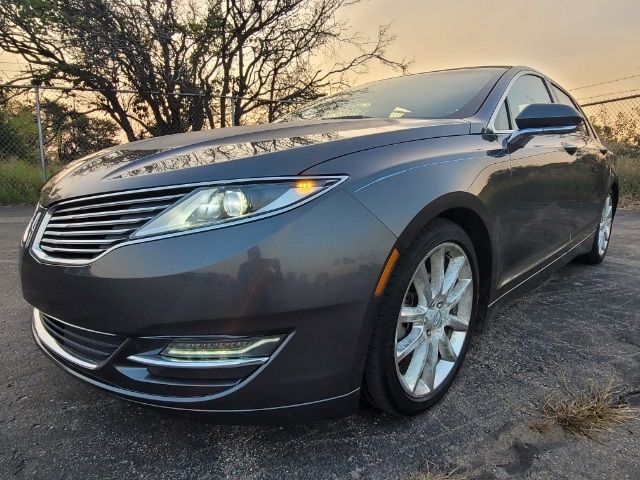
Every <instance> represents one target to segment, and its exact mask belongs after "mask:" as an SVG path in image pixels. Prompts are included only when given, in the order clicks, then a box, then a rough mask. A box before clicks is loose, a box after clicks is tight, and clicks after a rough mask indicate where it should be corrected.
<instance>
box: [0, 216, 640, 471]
mask: <svg viewBox="0 0 640 480" xmlns="http://www.w3.org/2000/svg"><path fill="white" fill-rule="evenodd" d="M31 212H32V209H30V208H27V207H1V208H0V365H1V368H2V370H1V371H2V375H1V383H0V478H2V479H5V478H13V477H17V478H29V479H31V478H42V479H57V478H74V479H75V478H78V479H86V478H120V479H129V478H154V479H156V478H169V479H172V480H178V479H194V478H214V479H217V478H243V479H244V478H250V479H254V478H255V479H279V480H283V479H290V478H291V479H333V478H346V479H354V478H356V479H357V478H363V479H402V480H405V479H411V478H412V477H413V476H414V475H416V474H417V473H418V472H420V471H423V472H424V471H427V470H430V471H432V472H449V471H451V470H454V469H457V473H458V474H462V475H464V477H465V478H469V479H484V480H488V479H507V478H508V479H511V478H531V479H551V478H552V479H563V478H588V479H596V478H597V479H601V478H607V479H626V478H629V479H637V478H640V422H635V423H629V424H627V425H626V426H623V427H621V428H618V429H616V430H614V431H612V432H610V433H607V434H605V435H603V436H601V437H599V438H598V439H597V440H588V439H583V438H576V437H575V436H572V435H570V434H567V433H565V432H563V431H562V430H561V429H551V430H550V431H549V432H546V433H540V432H538V431H536V430H534V429H532V428H531V427H530V425H531V423H532V422H533V421H535V420H536V418H537V413H536V406H537V405H539V403H540V402H541V400H542V399H543V398H544V397H545V395H548V394H552V393H554V392H559V391H560V390H561V388H562V383H563V382H566V384H568V385H570V386H578V387H579V386H584V385H586V383H587V382H588V381H589V380H591V379H593V380H595V381H596V382H600V383H606V382H608V381H609V380H610V379H613V380H614V381H615V382H616V383H617V384H619V385H620V386H621V388H622V396H623V397H624V400H626V401H628V402H629V403H631V404H634V405H639V404H640V212H619V214H618V216H617V217H616V220H615V222H614V231H613V238H612V243H611V245H610V249H609V254H608V256H607V258H606V259H605V261H604V262H603V263H602V264H600V265H598V266H586V265H580V264H577V263H572V264H570V265H568V266H566V267H564V268H562V269H561V270H559V271H558V272H556V273H554V274H553V275H552V276H551V278H550V279H549V280H547V281H546V282H545V283H543V284H542V285H540V286H539V287H537V288H536V289H534V290H533V291H531V292H530V293H528V294H527V295H526V296H524V297H522V298H520V299H519V300H517V301H516V302H514V303H513V304H512V305H510V306H509V307H507V308H505V309H504V311H503V312H501V313H500V314H499V315H498V317H497V318H495V319H494V321H493V322H492V323H490V324H489V325H488V326H487V328H486V329H485V331H484V332H483V333H481V334H479V335H477V336H476V337H475V338H474V341H473V344H472V347H471V349H470V351H469V354H468V356H467V358H466V363H465V365H464V366H463V368H462V370H461V373H460V375H459V377H458V379H457V381H456V382H455V383H454V385H453V387H452V389H451V391H450V393H449V394H448V395H447V396H446V397H445V398H444V400H443V401H441V402H440V403H439V404H437V405H436V406H435V407H433V408H432V409H431V410H430V411H428V412H427V413H425V414H423V415H420V416H417V417H414V418H410V419H397V418H392V417H389V416H387V415H384V414H381V413H379V412H377V411H375V410H373V409H371V408H369V407H366V406H363V407H362V409H361V411H360V412H358V413H356V414H354V415H351V416H350V417H348V418H344V419H338V420H333V421H328V422H318V423H311V424H302V425H286V426H280V427H265V426H242V427H236V426H217V425H213V424H208V423H203V422H199V421H195V420H193V419H186V418H182V417H176V416H174V415H171V414H166V413H162V412H158V411H156V410H152V409H149V408H146V407H142V406H138V405H135V404H130V403H127V402H124V401H122V400H119V399H116V398H113V397H111V396H109V395H107V394H106V393H103V392H101V391H98V390H96V389H94V388H92V387H90V386H88V385H85V384H83V383H81V382H80V381H78V380H76V379H74V378H72V377H71V376H69V375H68V374H66V373H64V372H63V371H62V370H60V369H59V368H58V367H56V366H55V365H54V364H53V363H52V362H51V361H49V360H48V359H47V358H45V356H44V354H42V353H41V352H40V351H39V350H38V348H37V347H36V345H35V343H34V342H33V340H32V338H31V329H30V308H29V306H28V305H27V304H26V303H25V301H24V300H23V299H22V296H21V293H20V283H19V278H18V266H17V257H18V248H19V246H18V242H19V238H20V236H21V234H22V231H23V229H24V227H25V225H26V223H27V221H28V217H29V215H30V214H31ZM79 301H81V299H79Z"/></svg>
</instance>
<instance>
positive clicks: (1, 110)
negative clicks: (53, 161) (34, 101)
mask: <svg viewBox="0 0 640 480" xmlns="http://www.w3.org/2000/svg"><path fill="white" fill-rule="evenodd" d="M37 146H38V134H37V130H36V122H35V116H34V113H33V108H32V107H30V106H28V105H25V104H19V105H7V104H4V105H2V104H0V161H2V160H11V159H20V160H24V161H27V162H32V161H33V162H35V161H36V160H37V158H38V149H37Z"/></svg>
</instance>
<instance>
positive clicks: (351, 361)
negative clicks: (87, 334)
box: [21, 191, 396, 422]
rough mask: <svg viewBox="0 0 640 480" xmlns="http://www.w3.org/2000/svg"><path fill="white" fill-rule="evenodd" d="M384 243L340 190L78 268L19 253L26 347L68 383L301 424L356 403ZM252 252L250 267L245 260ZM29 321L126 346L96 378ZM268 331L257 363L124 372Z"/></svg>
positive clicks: (163, 403)
mask: <svg viewBox="0 0 640 480" xmlns="http://www.w3.org/2000/svg"><path fill="white" fill-rule="evenodd" d="M395 241H396V238H395V237H394V236H393V235H392V234H391V233H390V232H389V231H388V230H387V229H386V228H385V227H384V226H383V225H382V224H381V223H380V222H379V221H378V220H377V219H375V217H373V216H372V215H371V214H370V213H369V212H368V211H367V210H366V209H365V208H364V207H362V206H361V205H360V204H359V203H358V202H356V201H355V200H354V199H353V198H352V197H351V196H350V195H348V194H347V193H346V192H343V191H337V192H335V193H332V194H331V195H327V197H326V198H322V199H320V200H319V201H317V202H311V203H310V204H308V205H304V206H302V207H300V208H297V209H295V210H292V211H290V212H286V213H284V214H282V215H278V216H275V217H272V218H268V219H264V220H259V221H256V222H251V223H247V224H243V225H238V226H235V227H230V228H226V229H219V230H214V231H209V232H200V233H197V234H188V235H184V236H179V237H173V238H165V239H160V240H154V241H150V242H145V243H140V244H133V245H128V246H123V247H122V248H118V249H116V250H113V251H112V252H110V253H108V254H107V255H105V256H104V257H102V258H100V259H98V260H97V261H95V262H94V263H92V264H90V265H86V266H82V267H68V266H67V267H65V266H59V265H48V264H43V263H40V262H38V261H37V260H36V259H35V258H34V257H33V256H32V255H31V253H30V252H29V250H28V249H27V248H25V249H24V250H23V252H22V256H21V278H22V287H23V294H24V296H25V299H26V300H27V301H28V302H29V303H31V304H32V305H33V306H34V307H35V308H36V310H35V314H34V319H33V329H34V336H35V338H36V341H37V342H38V344H39V345H40V346H41V347H42V349H43V350H44V351H45V352H46V353H47V354H48V355H49V356H50V357H51V358H52V359H53V360H55V362H56V363H58V364H59V365H60V366H62V367H63V368H64V369H65V370H67V371H68V372H70V373H72V374H73V375H75V376H76V377H78V378H80V379H82V380H84V381H86V382H88V383H91V384H93V385H95V386H98V387H100V388H102V389H104V390H107V391H109V392H110V393H113V394H115V395H118V396H120V397H123V398H126V399H128V400H132V401H136V402H140V403H144V404H149V405H154V406H159V407H164V408H170V409H181V410H192V411H202V412H211V413H215V414H216V416H217V418H218V419H219V420H221V421H226V419H227V418H231V421H233V422H235V421H243V420H242V418H247V419H249V421H252V422H253V421H257V420H263V419H275V420H276V421H299V420H305V419H311V418H322V417H331V416H338V415H343V414H346V413H348V412H350V411H352V410H353V409H354V407H355V405H356V404H357V400H358V397H359V394H358V390H359V387H360V381H361V377H362V368H363V364H364V358H365V354H366V350H367V347H368V341H369V334H370V329H371V322H370V321H369V320H370V315H369V313H370V312H371V311H372V309H373V308H374V307H375V306H374V299H373V290H374V288H375V283H376V281H377V279H378V276H379V274H380V271H381V268H382V265H383V263H384V261H385V259H386V257H387V255H388V253H389V251H390V250H391V248H392V247H393V245H394V243H395ZM256 247H257V250H256ZM250 249H251V250H252V251H253V252H254V255H255V252H256V251H259V252H260V258H259V259H256V258H255V257H254V259H253V260H251V259H250V258H248V252H249V250H250ZM252 262H253V264H252ZM40 312H44V314H46V315H47V316H50V318H54V319H58V320H59V321H62V322H66V323H68V324H70V325H72V326H75V327H79V328H81V329H88V330H95V331H97V332H106V333H107V334H112V335H116V336H118V337H119V338H123V339H124V340H123V343H122V345H121V346H120V347H118V348H117V349H116V350H115V351H114V352H113V354H110V355H109V356H108V358H107V359H106V360H105V361H104V362H102V363H100V364H99V365H97V366H94V367H93V368H90V367H88V366H87V365H82V364H79V363H78V362H77V361H74V359H73V358H69V357H68V355H65V354H64V353H61V350H60V349H59V348H56V346H55V344H53V343H52V342H51V339H50V338H47V337H46V335H43V328H42V316H41V313H40ZM273 334H276V335H282V336H283V338H284V340H283V341H282V343H281V344H280V345H279V346H278V348H277V349H276V350H275V351H274V352H273V354H271V355H270V356H269V358H268V359H266V360H264V361H263V362H256V363H255V364H239V365H230V366H225V367H219V366H213V367H212V368H204V369H203V368H194V369H189V368H180V369H177V370H176V369H172V368H167V367H166V366H162V365H160V366H154V365H148V364H147V365H145V364H141V363H139V362H136V361H135V358H136V356H140V355H141V354H143V355H144V354H149V352H151V354H152V355H153V354H157V352H159V351H160V349H162V348H163V347H164V346H165V345H166V344H167V343H168V342H169V341H170V340H171V339H174V338H177V337H191V336H198V337H200V336H206V337H211V336H213V337H215V336H262V335H273ZM54 340H55V339H54ZM62 352H64V349H63V350H62Z"/></svg>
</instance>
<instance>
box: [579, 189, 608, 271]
mask: <svg viewBox="0 0 640 480" xmlns="http://www.w3.org/2000/svg"><path fill="white" fill-rule="evenodd" d="M609 197H611V199H612V206H613V207H612V208H613V212H612V215H613V217H612V224H611V228H612V229H613V218H614V217H615V212H616V205H615V201H614V200H613V199H614V198H615V197H614V196H613V192H612V191H611V190H609ZM605 202H606V199H605ZM598 233H599V232H598V231H596V233H595V235H594V236H593V243H592V244H591V250H589V252H588V253H585V254H584V255H581V256H579V257H578V258H577V259H576V260H578V261H579V262H580V263H586V264H587V265H597V264H599V263H600V262H602V260H604V257H606V256H607V252H608V251H609V243H611V242H609V241H607V245H606V247H605V249H604V251H603V252H600V245H599V243H598ZM610 237H611V234H609V238H610Z"/></svg>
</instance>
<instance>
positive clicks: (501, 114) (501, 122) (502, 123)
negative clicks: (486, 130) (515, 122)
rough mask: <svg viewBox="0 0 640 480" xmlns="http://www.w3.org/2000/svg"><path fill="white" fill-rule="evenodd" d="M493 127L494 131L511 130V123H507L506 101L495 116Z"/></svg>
mask: <svg viewBox="0 0 640 480" xmlns="http://www.w3.org/2000/svg"><path fill="white" fill-rule="evenodd" d="M493 126H494V128H495V129H496V130H511V122H509V112H508V111H507V101H506V100H505V101H504V102H502V106H501V107H500V110H498V115H497V116H496V119H495V121H494V122H493Z"/></svg>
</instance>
